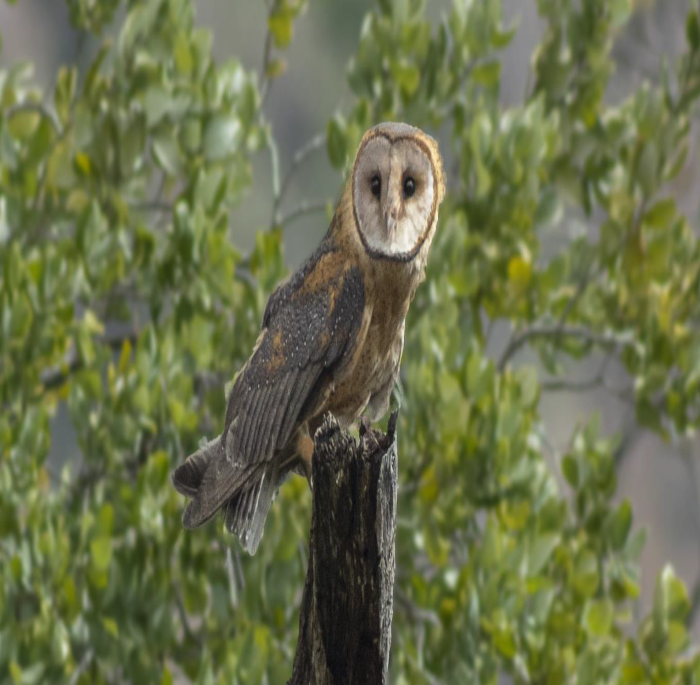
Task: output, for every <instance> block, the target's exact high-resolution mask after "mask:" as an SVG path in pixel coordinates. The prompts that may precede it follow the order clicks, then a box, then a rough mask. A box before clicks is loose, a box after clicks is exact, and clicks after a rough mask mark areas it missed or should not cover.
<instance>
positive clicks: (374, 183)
mask: <svg viewBox="0 0 700 685" xmlns="http://www.w3.org/2000/svg"><path fill="white" fill-rule="evenodd" d="M369 187H370V190H371V191H372V195H374V197H379V193H381V192H382V179H381V178H379V176H372V180H371V181H370V182H369Z"/></svg>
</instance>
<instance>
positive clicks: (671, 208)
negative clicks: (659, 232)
mask: <svg viewBox="0 0 700 685" xmlns="http://www.w3.org/2000/svg"><path fill="white" fill-rule="evenodd" d="M675 217H676V201H675V199H673V198H666V199H665V200H661V201H659V202H657V203H656V204H655V205H653V206H652V207H650V208H649V210H648V211H647V213H646V214H645V215H644V218H643V221H644V223H645V224H647V225H649V226H652V227H653V228H659V229H665V228H668V227H669V226H670V224H671V222H672V221H673V220H674V219H675Z"/></svg>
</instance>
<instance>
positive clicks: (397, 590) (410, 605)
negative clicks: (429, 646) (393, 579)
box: [394, 585, 440, 626]
mask: <svg viewBox="0 0 700 685" xmlns="http://www.w3.org/2000/svg"><path fill="white" fill-rule="evenodd" d="M394 597H396V604H397V606H398V607H401V608H402V609H403V610H404V611H405V612H406V614H407V615H408V617H409V618H410V619H412V620H413V621H420V622H422V623H430V624H431V625H434V626H439V625H440V618H439V617H438V615H437V614H436V613H435V612H434V611H430V610H429V609H424V608H423V607H419V606H418V605H417V604H416V603H415V602H414V601H413V600H412V599H411V598H410V597H409V596H408V595H407V594H406V593H405V592H404V591H403V590H402V589H401V586H400V585H396V586H395V587H394Z"/></svg>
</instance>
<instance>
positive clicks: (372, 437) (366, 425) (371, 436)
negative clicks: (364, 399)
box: [360, 416, 381, 452]
mask: <svg viewBox="0 0 700 685" xmlns="http://www.w3.org/2000/svg"><path fill="white" fill-rule="evenodd" d="M360 440H366V441H367V444H368V446H369V447H370V449H371V450H372V451H373V452H374V451H375V450H378V449H381V445H380V444H379V440H377V436H376V434H375V432H374V431H373V430H372V422H371V421H370V420H369V417H368V416H363V417H362V418H361V419H360Z"/></svg>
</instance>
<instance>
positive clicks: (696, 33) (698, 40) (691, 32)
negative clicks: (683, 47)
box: [685, 11, 700, 50]
mask: <svg viewBox="0 0 700 685" xmlns="http://www.w3.org/2000/svg"><path fill="white" fill-rule="evenodd" d="M685 35H686V38H687V39H688V43H689V44H690V47H691V48H692V49H693V50H698V49H700V18H699V17H698V12H697V11H695V12H692V11H691V12H688V18H687V19H686V22H685Z"/></svg>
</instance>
